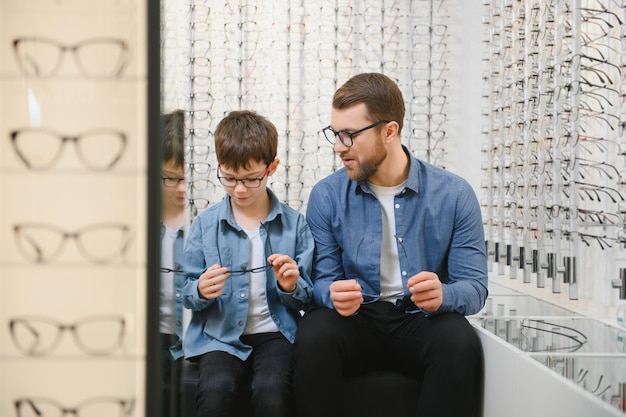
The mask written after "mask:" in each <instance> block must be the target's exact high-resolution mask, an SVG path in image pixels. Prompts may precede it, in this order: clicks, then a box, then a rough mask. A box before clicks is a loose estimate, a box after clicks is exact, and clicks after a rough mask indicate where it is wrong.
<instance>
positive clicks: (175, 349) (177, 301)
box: [161, 224, 185, 359]
mask: <svg viewBox="0 0 626 417" xmlns="http://www.w3.org/2000/svg"><path fill="white" fill-rule="evenodd" d="M164 235H165V226H164V225H163V224H161V241H163V236H164ZM184 242H185V229H184V227H181V228H180V229H178V230H177V231H176V240H174V269H178V268H180V263H179V261H180V258H181V257H182V255H183V247H184ZM184 284H185V278H184V277H183V276H180V275H175V276H174V310H175V311H176V322H175V323H174V324H175V326H176V336H178V339H177V340H176V343H175V344H174V345H172V346H170V353H171V355H172V358H173V359H178V358H182V357H183V297H182V294H183V285H184Z"/></svg>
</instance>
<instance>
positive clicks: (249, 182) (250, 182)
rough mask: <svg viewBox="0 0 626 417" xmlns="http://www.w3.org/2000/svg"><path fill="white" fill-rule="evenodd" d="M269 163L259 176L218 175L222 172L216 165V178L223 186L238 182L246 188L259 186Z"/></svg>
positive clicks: (267, 171) (266, 172)
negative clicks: (235, 176)
mask: <svg viewBox="0 0 626 417" xmlns="http://www.w3.org/2000/svg"><path fill="white" fill-rule="evenodd" d="M269 169H270V164H267V166H266V167H265V171H263V174H262V175H261V178H232V177H223V176H222V175H220V174H221V173H222V171H221V168H220V167H219V166H218V167H217V179H218V180H219V181H220V184H222V185H223V186H224V187H234V186H236V185H237V183H238V182H240V183H241V184H242V185H243V186H244V187H246V188H259V187H260V186H261V181H263V180H264V179H265V177H266V176H267V174H268V173H269Z"/></svg>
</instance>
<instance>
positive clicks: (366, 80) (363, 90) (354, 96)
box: [333, 73, 405, 134]
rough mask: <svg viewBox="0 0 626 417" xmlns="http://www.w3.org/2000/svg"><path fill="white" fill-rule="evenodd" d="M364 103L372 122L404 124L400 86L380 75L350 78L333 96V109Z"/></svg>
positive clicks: (368, 74)
mask: <svg viewBox="0 0 626 417" xmlns="http://www.w3.org/2000/svg"><path fill="white" fill-rule="evenodd" d="M359 103H364V104H365V108H366V109H367V114H368V116H369V120H370V121H371V122H377V121H379V120H389V121H395V122H397V123H398V126H399V127H398V134H400V132H401V131H402V125H403V124H404V112H405V108H404V99H403V98H402V92H401V91H400V88H399V87H398V84H397V83H396V82H395V81H393V80H392V79H391V78H389V77H387V76H386V75H384V74H379V73H363V74H358V75H355V76H354V77H352V78H350V79H349V80H348V81H346V83H345V84H344V85H342V86H341V87H339V89H338V90H337V91H336V92H335V95H334V96H333V107H334V108H335V109H339V110H341V109H345V108H348V107H352V106H354V105H356V104H359Z"/></svg>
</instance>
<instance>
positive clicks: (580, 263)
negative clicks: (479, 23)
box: [474, 0, 626, 410]
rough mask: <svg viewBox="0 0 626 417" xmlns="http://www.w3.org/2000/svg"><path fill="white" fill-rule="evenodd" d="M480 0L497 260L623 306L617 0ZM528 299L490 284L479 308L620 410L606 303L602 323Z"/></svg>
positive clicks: (619, 352) (619, 348)
mask: <svg viewBox="0 0 626 417" xmlns="http://www.w3.org/2000/svg"><path fill="white" fill-rule="evenodd" d="M483 8H484V10H485V17H484V20H483V23H484V25H483V26H484V33H485V35H484V36H485V37H484V42H485V48H484V53H485V56H484V62H485V64H486V70H485V73H484V75H483V82H484V91H483V99H484V103H485V107H484V109H483V114H484V121H485V125H484V128H483V133H484V136H485V139H486V140H485V143H484V144H483V149H482V150H483V155H484V159H483V165H482V170H483V173H484V181H483V184H482V206H483V220H484V222H485V232H486V239H487V247H488V252H489V260H490V267H491V268H492V269H493V268H495V270H492V272H493V273H494V274H496V275H499V276H503V277H504V280H505V282H506V280H509V281H516V282H519V283H523V285H526V286H532V287H534V289H543V291H544V292H548V293H552V294H561V293H564V294H566V296H567V298H568V299H569V300H582V301H585V302H589V301H591V302H596V303H598V302H599V303H601V304H602V305H606V306H612V307H617V310H618V311H619V305H620V304H623V303H624V302H625V301H624V300H623V299H622V297H623V294H624V291H623V289H624V284H625V281H624V280H623V276H624V272H623V271H624V268H625V266H626V265H625V263H624V261H625V260H626V251H625V249H624V248H625V244H626V240H625V239H624V230H626V229H625V219H626V218H625V213H626V200H625V198H626V194H625V192H626V189H625V188H624V184H626V182H625V180H624V178H625V175H626V169H625V168H626V166H625V162H626V161H625V159H624V158H625V156H624V155H626V153H625V148H624V146H625V145H626V142H625V138H626V136H625V135H624V126H625V124H626V113H625V111H626V110H625V109H626V108H625V107H624V93H625V92H626V90H625V88H626V86H625V85H624V81H623V80H624V71H625V68H624V63H625V62H626V61H625V57H626V55H625V53H626V52H625V51H626V43H625V42H626V40H625V38H624V33H626V5H625V4H623V2H622V1H615V0H551V1H514V0H484V1H483ZM523 285H522V286H520V285H516V286H515V288H522V289H523ZM614 287H615V288H614ZM533 293H537V291H533ZM582 301H580V302H582ZM537 303H542V301H541V300H538V299H535V298H534V297H529V296H526V295H523V294H514V295H510V294H507V295H503V294H497V292H496V293H495V294H494V292H493V291H491V294H490V298H489V300H488V302H487V305H486V308H485V311H483V312H482V314H481V315H479V316H478V318H474V319H475V320H477V321H478V323H479V325H480V326H481V327H484V328H485V329H487V330H489V331H490V332H492V333H494V334H496V335H497V336H498V337H500V338H502V339H504V340H506V341H507V342H508V343H510V344H511V345H513V346H515V347H516V348H517V349H520V350H521V351H522V352H526V353H528V354H530V355H532V357H533V358H535V359H536V360H537V361H539V362H540V363H542V364H544V365H546V366H548V367H549V368H550V369H552V370H554V371H556V372H557V373H559V374H560V375H562V376H564V377H566V378H568V379H569V380H570V381H573V382H575V383H577V384H578V385H579V386H581V387H583V388H585V389H586V390H587V391H589V392H591V393H592V394H594V395H595V396H597V397H599V398H601V399H602V400H604V401H606V402H608V403H610V404H612V405H614V406H615V407H617V408H618V409H619V410H624V408H625V407H624V398H625V396H624V392H623V386H624V384H625V383H626V369H625V368H624V364H625V363H626V356H625V354H626V350H625V348H624V337H625V336H626V334H625V333H624V329H623V328H622V327H619V326H617V324H618V323H617V321H615V317H611V320H609V321H610V322H611V323H610V324H607V323H606V322H603V321H599V320H594V319H593V318H584V317H581V316H579V315H578V314H577V313H576V311H567V310H564V309H561V308H559V307H558V306H555V305H549V304H547V303H543V304H542V305H536V304H537ZM530 304H534V305H533V306H532V307H529V306H530ZM622 324H623V323H622Z"/></svg>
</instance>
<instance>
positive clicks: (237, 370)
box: [183, 111, 314, 417]
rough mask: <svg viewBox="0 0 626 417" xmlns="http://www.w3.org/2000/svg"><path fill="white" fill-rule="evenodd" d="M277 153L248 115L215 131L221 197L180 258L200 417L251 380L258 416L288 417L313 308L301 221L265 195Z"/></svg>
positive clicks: (220, 409) (273, 139) (271, 138)
mask: <svg viewBox="0 0 626 417" xmlns="http://www.w3.org/2000/svg"><path fill="white" fill-rule="evenodd" d="M277 146H278V133H277V131H276V127H275V126H274V125H273V124H272V123H271V122H270V121H269V120H267V119H266V118H265V117H262V116H260V115H258V114H256V113H254V112H250V111H235V112H231V113H229V114H228V115H227V116H226V117H225V118H224V119H223V120H222V121H221V122H220V123H219V124H218V126H217V128H216V130H215V151H216V155H217V160H218V162H219V165H218V167H217V177H218V179H219V181H220V183H221V184H222V185H223V186H224V189H225V190H226V193H227V195H226V197H225V198H224V200H222V201H221V202H220V203H217V204H216V205H214V206H212V207H210V208H208V209H206V210H205V211H203V212H202V213H200V215H198V217H196V219H195V220H194V222H193V224H192V226H191V229H190V231H189V235H188V238H187V243H186V245H185V254H184V257H183V260H184V262H183V270H184V271H186V274H187V275H188V277H187V281H186V283H185V288H184V292H183V297H184V305H185V307H187V308H189V309H191V311H192V313H191V322H190V324H189V327H188V328H187V331H186V333H185V340H184V342H185V343H184V349H185V357H186V358H188V359H190V360H192V361H195V362H197V363H198V369H199V382H198V388H197V392H196V403H197V406H198V417H205V416H217V415H219V416H228V415H232V414H233V402H234V400H235V395H236V393H237V391H238V390H239V388H240V387H241V386H242V385H243V384H245V383H246V382H244V381H246V380H249V379H252V384H251V387H252V406H253V407H254V409H255V416H256V417H261V416H268V417H270V416H271V417H281V416H284V417H292V416H293V415H294V410H293V405H292V399H291V355H292V343H293V341H294V337H295V332H296V325H297V323H298V321H299V319H300V317H301V315H300V310H303V309H306V308H307V307H308V304H309V302H310V301H311V278H310V276H311V259H312V258H313V248H314V244H313V238H312V236H311V233H310V231H309V228H308V226H307V224H306V221H305V220H304V216H303V215H302V214H301V213H299V212H298V211H296V210H294V209H292V208H290V207H288V206H286V205H285V204H283V203H281V202H279V200H278V199H277V197H276V195H275V194H274V193H273V192H272V191H271V190H270V189H269V188H267V182H268V177H270V176H271V175H273V174H274V172H275V171H276V167H277V166H278V163H279V161H278V160H277V159H276V151H277Z"/></svg>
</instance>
